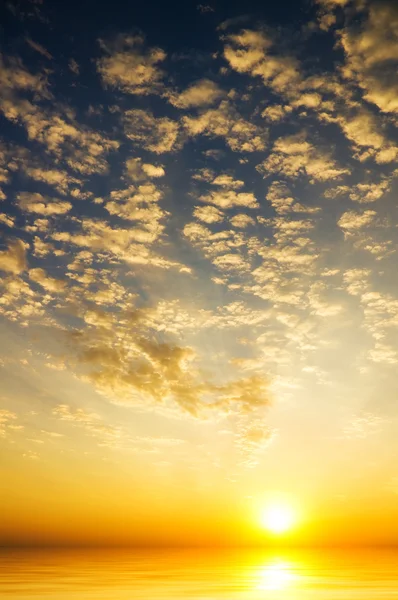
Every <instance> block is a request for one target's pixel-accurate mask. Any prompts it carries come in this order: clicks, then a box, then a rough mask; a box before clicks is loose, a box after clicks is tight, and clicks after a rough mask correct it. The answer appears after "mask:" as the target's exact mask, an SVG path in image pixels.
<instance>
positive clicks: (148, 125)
mask: <svg viewBox="0 0 398 600" xmlns="http://www.w3.org/2000/svg"><path fill="white" fill-rule="evenodd" d="M123 123H124V132H125V135H126V136H127V137H128V138H129V139H130V140H132V141H133V142H137V143H138V145H140V146H141V147H143V148H145V149H146V150H150V151H151V152H154V153H155V154H163V153H164V152H172V151H173V150H176V149H178V148H179V147H180V145H181V144H180V141H179V125H178V123H177V122H176V121H173V120H172V119H169V118H168V117H158V118H156V117H154V115H153V114H152V112H150V111H149V110H146V111H145V110H141V109H131V110H127V111H126V112H125V113H124V114H123Z"/></svg>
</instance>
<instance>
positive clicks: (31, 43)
mask: <svg viewBox="0 0 398 600" xmlns="http://www.w3.org/2000/svg"><path fill="white" fill-rule="evenodd" d="M25 40H26V43H27V44H29V46H30V47H31V48H33V50H36V52H38V53H39V54H41V55H42V56H45V57H46V58H48V59H49V60H51V59H52V56H51V54H50V53H49V51H48V50H46V48H45V47H44V46H42V45H41V44H38V43H37V42H34V41H33V40H32V39H30V38H29V37H27V38H25Z"/></svg>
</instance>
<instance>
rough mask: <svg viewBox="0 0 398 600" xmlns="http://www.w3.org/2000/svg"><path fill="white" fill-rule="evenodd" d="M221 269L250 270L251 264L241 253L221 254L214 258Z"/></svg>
mask: <svg viewBox="0 0 398 600" xmlns="http://www.w3.org/2000/svg"><path fill="white" fill-rule="evenodd" d="M213 264H214V265H215V266H216V267H217V268H218V269H220V271H227V272H228V271H238V272H239V271H248V270H249V269H250V264H249V263H248V262H247V261H246V260H245V259H244V258H243V257H242V256H241V255H240V254H232V253H227V254H221V255H220V256H217V257H216V258H215V259H214V260H213Z"/></svg>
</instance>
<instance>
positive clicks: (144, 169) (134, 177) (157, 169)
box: [126, 158, 165, 181]
mask: <svg viewBox="0 0 398 600" xmlns="http://www.w3.org/2000/svg"><path fill="white" fill-rule="evenodd" d="M126 172H127V176H128V178H129V179H131V181H143V180H145V179H147V178H149V179H152V178H157V177H163V176H164V175H165V170H164V168H163V167H162V166H160V165H158V166H157V165H152V164H150V163H143V162H142V159H141V158H129V159H128V160H126Z"/></svg>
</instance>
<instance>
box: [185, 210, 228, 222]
mask: <svg viewBox="0 0 398 600" xmlns="http://www.w3.org/2000/svg"><path fill="white" fill-rule="evenodd" d="M193 215H194V217H196V218H197V219H199V221H203V223H209V224H211V223H220V222H221V221H223V220H224V213H222V212H221V211H220V210H218V209H217V208H215V207H214V206H195V209H194V211H193Z"/></svg>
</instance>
